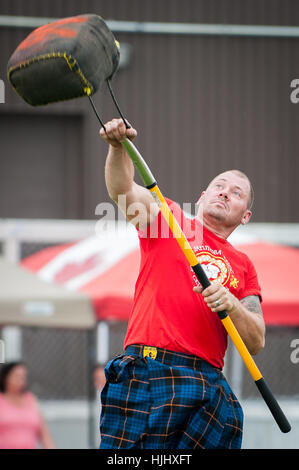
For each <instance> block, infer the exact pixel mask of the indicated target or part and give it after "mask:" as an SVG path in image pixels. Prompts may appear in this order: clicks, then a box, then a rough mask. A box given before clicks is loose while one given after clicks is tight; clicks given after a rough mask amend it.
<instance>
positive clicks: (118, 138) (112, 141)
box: [100, 119, 137, 148]
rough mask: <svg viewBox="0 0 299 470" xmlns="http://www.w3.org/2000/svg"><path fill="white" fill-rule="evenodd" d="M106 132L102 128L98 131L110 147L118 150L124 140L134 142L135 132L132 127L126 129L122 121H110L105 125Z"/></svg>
mask: <svg viewBox="0 0 299 470" xmlns="http://www.w3.org/2000/svg"><path fill="white" fill-rule="evenodd" d="M105 128H106V131H105V130H104V128H103V127H102V128H101V129H100V136H101V137H102V138H103V139H104V140H105V141H106V142H107V143H108V144H109V145H111V146H112V147H115V148H120V147H121V143H122V142H123V141H124V140H125V139H126V137H127V138H128V139H130V140H134V139H135V137H136V136H137V131H136V129H134V128H133V127H130V128H129V129H126V126H125V124H124V122H123V120H122V119H112V121H108V122H107V124H105Z"/></svg>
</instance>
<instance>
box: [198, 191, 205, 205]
mask: <svg viewBox="0 0 299 470" xmlns="http://www.w3.org/2000/svg"><path fill="white" fill-rule="evenodd" d="M205 194H206V192H205V191H203V192H202V193H201V195H200V197H199V199H198V201H197V203H196V204H199V203H200V202H201V200H202V198H203V196H204V195H205Z"/></svg>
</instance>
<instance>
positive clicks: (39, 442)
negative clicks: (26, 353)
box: [0, 361, 54, 449]
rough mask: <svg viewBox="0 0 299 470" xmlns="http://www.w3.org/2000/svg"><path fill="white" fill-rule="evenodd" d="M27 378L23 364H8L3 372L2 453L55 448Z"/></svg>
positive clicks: (0, 393) (0, 390)
mask: <svg viewBox="0 0 299 470" xmlns="http://www.w3.org/2000/svg"><path fill="white" fill-rule="evenodd" d="M27 375H28V371H27V367H26V365H25V364H24V363H23V362H21V361H17V362H9V363H6V364H4V365H3V366H2V368H1V370H0V448H1V449H37V448H38V447H43V448H45V449H53V448H54V443H53V441H52V438H51V436H50V433H49V431H48V428H47V426H46V423H45V421H44V418H43V416H42V414H41V412H40V410H39V406H38V401H37V398H36V397H35V396H34V394H33V393H31V392H30V391H29V390H28V386H27Z"/></svg>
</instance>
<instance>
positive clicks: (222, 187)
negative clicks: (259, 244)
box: [198, 171, 251, 228]
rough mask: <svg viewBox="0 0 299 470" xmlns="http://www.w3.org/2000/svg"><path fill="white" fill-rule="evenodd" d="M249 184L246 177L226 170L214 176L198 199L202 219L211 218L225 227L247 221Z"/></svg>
mask: <svg viewBox="0 0 299 470" xmlns="http://www.w3.org/2000/svg"><path fill="white" fill-rule="evenodd" d="M249 195H250V186H249V183H248V181H247V179H245V178H242V177H241V176H239V175H238V174H236V173H234V172H231V171H227V172H225V173H221V174H220V175H218V176H216V178H214V179H213V180H212V181H211V183H210V184H209V186H208V187H207V189H206V191H204V192H203V193H202V194H201V196H200V198H199V201H198V204H199V211H202V215H203V219H206V218H209V219H213V222H214V223H215V222H216V223H217V222H218V223H221V224H222V225H223V226H225V227H227V228H233V227H237V226H238V225H239V224H240V223H247V222H248V221H249V219H250V217H251V211H250V210H248V208H247V206H248V200H249Z"/></svg>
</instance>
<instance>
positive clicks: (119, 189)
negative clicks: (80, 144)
mask: <svg viewBox="0 0 299 470" xmlns="http://www.w3.org/2000/svg"><path fill="white" fill-rule="evenodd" d="M105 128H106V132H105V130H104V129H103V128H102V129H101V130H100V136H101V137H102V138H103V139H104V140H105V141H106V142H107V143H108V144H109V150H108V155H107V159H106V165H105V181H106V186H107V190H108V194H109V196H110V197H111V199H112V200H113V201H114V202H115V203H116V204H117V205H118V206H119V207H120V209H121V210H122V212H123V213H124V214H125V216H126V218H127V220H128V221H130V222H131V223H133V224H134V225H135V226H136V227H137V228H141V229H142V228H145V227H146V225H147V224H148V223H150V222H152V220H154V218H155V217H156V216H157V214H158V212H159V207H158V205H157V204H156V203H155V201H154V199H153V197H152V195H151V194H150V192H149V191H148V190H147V189H146V188H144V187H143V186H140V185H139V184H137V183H136V182H135V181H134V165H133V163H132V161H131V159H130V157H129V155H128V154H127V153H126V151H125V149H124V148H123V146H122V144H121V142H123V141H124V139H125V138H126V137H128V138H129V139H130V140H134V138H135V137H136V135H137V131H136V130H135V129H134V128H132V127H131V128H130V129H126V127H125V124H124V123H123V121H122V120H121V119H113V120H112V121H109V122H108V123H107V124H105Z"/></svg>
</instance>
